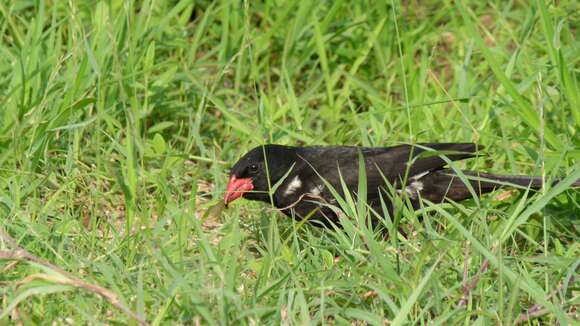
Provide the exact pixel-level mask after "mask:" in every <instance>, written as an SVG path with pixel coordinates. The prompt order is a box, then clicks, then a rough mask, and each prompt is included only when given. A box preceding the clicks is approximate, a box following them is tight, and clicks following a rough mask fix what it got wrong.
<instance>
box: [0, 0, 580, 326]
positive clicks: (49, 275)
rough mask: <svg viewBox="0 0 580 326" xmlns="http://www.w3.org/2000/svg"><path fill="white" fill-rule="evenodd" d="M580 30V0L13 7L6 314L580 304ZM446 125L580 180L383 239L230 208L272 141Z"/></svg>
mask: <svg viewBox="0 0 580 326" xmlns="http://www.w3.org/2000/svg"><path fill="white" fill-rule="evenodd" d="M579 24H580V10H578V3H577V2H576V1H555V2H550V1H544V0H536V1H532V2H531V3H527V2H522V1H495V2H489V3H485V2H482V1H395V0H393V1H387V2H386V3H381V2H378V3H377V2H368V3H367V2H365V1H354V2H352V1H340V0H339V1H331V2H322V1H314V2H310V1H274V0H265V1H233V0H230V1H228V0H224V1H216V2H210V1H198V2H195V3H193V2H192V1H185V0H183V1H177V0H173V1H169V0H156V1H153V0H146V1H120V0H111V1H96V0H95V1H74V0H71V1H28V0H8V1H2V2H0V45H1V46H0V52H1V55H0V107H1V108H2V110H1V111H0V218H1V221H2V225H1V227H0V232H1V233H0V235H1V237H0V238H1V239H0V269H1V270H2V273H1V274H0V323H1V324H6V323H14V324H21V325H29V324H85V323H92V324H97V323H104V324H111V325H112V324H125V323H133V324H137V323H142V324H145V323H148V324H154V325H159V324H183V325H190V324H202V325H206V324H207V325H214V324H250V325H257V324H281V323H283V324H308V323H312V324H326V323H329V324H354V325H362V324H371V325H376V324H379V325H380V324H394V325H401V324H405V323H410V324H427V323H429V324H472V323H484V324H503V325H513V324H518V323H519V324H557V323H560V324H566V323H572V322H573V321H577V320H578V319H579V316H578V312H577V307H578V283H577V281H578V279H577V277H578V276H577V272H578V265H579V260H578V257H579V256H580V248H579V243H580V242H579V241H578V239H579V233H578V226H579V223H578V216H579V215H580V206H579V203H580V200H579V199H580V193H579V192H578V190H574V189H571V188H570V187H569V184H570V183H571V182H572V181H573V180H575V179H578V178H580V167H579V164H578V159H579V158H580V147H579V144H580V133H579V132H578V131H579V130H580V95H579V94H580V91H579V86H578V81H579V79H578V67H579V64H580V51H578V48H579V46H580V43H579V39H578V34H577V33H578V30H577V29H578V26H579ZM426 141H431V142H433V141H440V142H455V141H457V142H469V141H474V142H477V143H479V144H482V145H484V146H486V151H485V156H484V157H482V158H478V159H476V160H472V161H469V162H468V163H464V165H463V166H464V167H468V168H473V169H480V170H485V171H493V172H501V173H508V174H535V175H543V176H545V177H546V179H548V180H554V179H555V178H556V177H562V178H564V179H563V181H562V183H559V184H558V185H556V186H553V187H551V186H550V187H546V188H545V189H542V190H541V191H539V192H537V193H533V192H525V191H522V192H509V191H507V190H502V191H498V192H496V193H494V194H492V195H489V196H486V197H484V198H482V199H481V200H469V201H466V202H463V203H461V204H453V205H451V204H448V205H444V206H437V207H430V206H429V205H428V204H427V203H426V204H425V211H426V212H427V213H425V214H422V215H416V214H413V213H411V212H409V211H404V210H403V211H402V212H401V214H400V215H398V216H396V217H395V219H394V221H393V223H394V224H392V225H390V224H389V225H390V227H389V236H388V237H387V238H386V239H384V237H383V236H382V235H379V234H375V233H374V232H373V230H369V229H368V228H366V227H365V224H364V223H363V220H364V218H365V215H367V214H368V213H367V212H364V211H361V212H360V214H357V216H354V217H351V219H350V220H349V219H348V218H346V217H345V228H344V229H343V230H322V229H318V228H313V227H311V226H309V225H307V224H303V223H299V222H296V221H292V220H290V219H288V218H286V217H285V216H283V215H282V214H280V213H279V212H277V211H276V210H274V209H272V208H271V207H268V206H266V205H262V204H259V203H252V202H248V201H244V200H240V201H237V202H235V203H233V204H232V205H231V207H230V208H229V209H228V210H221V209H220V207H219V205H217V206H216V204H217V203H219V202H220V201H221V200H222V198H223V191H224V188H225V183H226V182H227V172H228V168H229V167H230V166H231V164H233V163H234V162H235V160H236V159H237V158H238V157H240V156H241V155H242V154H243V153H244V152H245V151H246V150H248V149H250V148H252V147H254V146H256V145H258V144H262V143H265V142H272V143H280V144H291V145H301V144H349V145H365V146H389V145H395V144H399V143H405V142H426ZM397 229H401V230H403V231H404V235H403V234H397V232H395V230H397ZM12 239H13V240H12Z"/></svg>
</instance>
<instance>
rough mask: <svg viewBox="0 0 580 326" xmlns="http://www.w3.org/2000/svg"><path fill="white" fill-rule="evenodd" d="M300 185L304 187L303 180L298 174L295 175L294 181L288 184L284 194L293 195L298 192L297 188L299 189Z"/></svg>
mask: <svg viewBox="0 0 580 326" xmlns="http://www.w3.org/2000/svg"><path fill="white" fill-rule="evenodd" d="M300 187H302V181H300V178H298V176H295V177H294V179H292V181H290V183H289V184H288V187H287V188H286V190H284V195H286V196H287V195H292V194H294V193H296V190H298V189H299V188H300Z"/></svg>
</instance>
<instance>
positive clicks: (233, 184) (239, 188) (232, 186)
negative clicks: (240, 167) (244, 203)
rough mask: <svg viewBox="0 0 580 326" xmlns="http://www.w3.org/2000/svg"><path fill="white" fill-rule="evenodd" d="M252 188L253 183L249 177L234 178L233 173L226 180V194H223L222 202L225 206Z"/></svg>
mask: <svg viewBox="0 0 580 326" xmlns="http://www.w3.org/2000/svg"><path fill="white" fill-rule="evenodd" d="M252 189H254V184H252V179H250V178H241V179H238V178H236V176H235V175H232V176H231V177H230V181H229V182H228V187H227V188H226V194H225V196H224V202H225V203H226V206H228V204H229V203H231V202H233V201H234V200H236V199H238V198H240V197H242V196H243V195H244V193H246V192H248V191H250V190H252Z"/></svg>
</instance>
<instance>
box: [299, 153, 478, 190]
mask: <svg viewBox="0 0 580 326" xmlns="http://www.w3.org/2000/svg"><path fill="white" fill-rule="evenodd" d="M482 148H483V147H482V146H477V145H476V144H473V143H422V144H417V145H414V146H412V145H399V146H394V147H384V148H362V147H346V146H339V147H311V148H304V149H302V150H301V151H300V152H299V153H298V154H299V157H300V158H301V159H302V160H303V162H297V172H298V173H300V174H301V177H302V179H304V180H307V181H308V182H310V183H312V182H314V183H316V182H320V177H322V178H324V179H325V180H326V181H328V182H329V183H330V184H331V185H332V186H333V187H334V188H335V189H336V190H338V191H339V192H340V193H342V191H341V188H342V187H341V183H340V178H341V176H342V179H343V181H344V182H345V183H346V185H347V187H348V188H349V190H350V191H351V192H352V191H356V189H357V188H358V167H359V159H358V158H359V151H360V152H362V154H363V157H364V159H365V170H366V177H367V188H368V191H369V195H371V194H372V192H373V191H374V192H376V190H377V189H378V187H379V186H383V185H384V184H385V179H386V180H387V181H388V182H389V183H391V184H400V183H401V182H402V181H404V180H406V179H408V178H411V177H413V176H418V175H421V174H423V173H425V172H430V171H433V170H439V169H442V168H443V167H445V165H446V164H447V162H446V161H445V160H444V159H443V158H442V155H445V157H447V158H448V159H449V160H450V161H457V160H462V159H465V158H470V157H474V156H476V153H477V151H478V150H480V149H482ZM409 162H410V163H411V164H408V163H409ZM339 171H340V174H339ZM312 186H313V185H310V187H312Z"/></svg>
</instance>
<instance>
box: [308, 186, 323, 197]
mask: <svg viewBox="0 0 580 326" xmlns="http://www.w3.org/2000/svg"><path fill="white" fill-rule="evenodd" d="M323 189H324V185H318V186H314V187H313V188H312V189H310V194H311V195H314V196H320V193H322V190H323Z"/></svg>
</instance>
